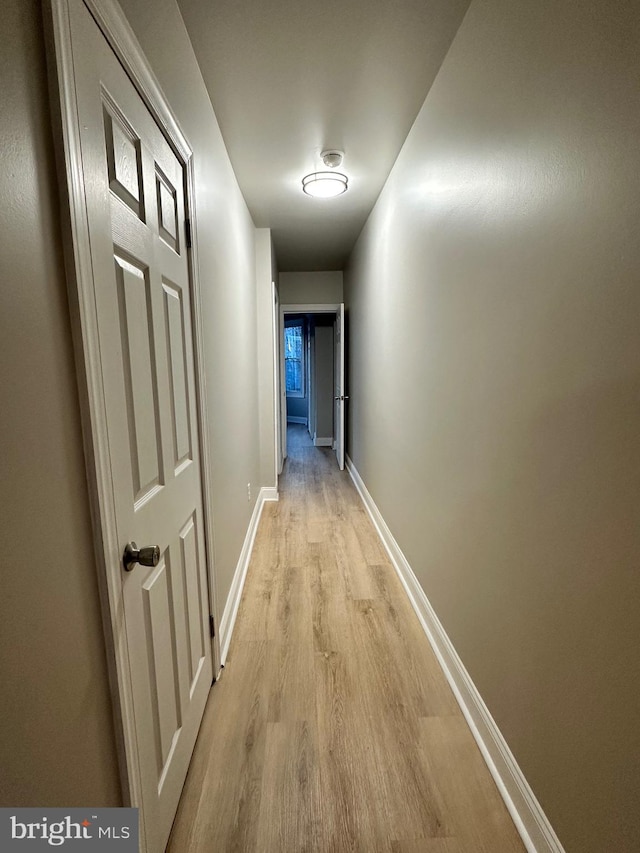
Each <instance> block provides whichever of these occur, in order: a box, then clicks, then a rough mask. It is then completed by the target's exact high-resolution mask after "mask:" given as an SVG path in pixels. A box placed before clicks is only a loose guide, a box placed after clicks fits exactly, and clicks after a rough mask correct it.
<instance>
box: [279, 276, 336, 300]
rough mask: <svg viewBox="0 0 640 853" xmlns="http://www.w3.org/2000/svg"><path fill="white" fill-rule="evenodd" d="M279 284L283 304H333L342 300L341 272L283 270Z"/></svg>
mask: <svg viewBox="0 0 640 853" xmlns="http://www.w3.org/2000/svg"><path fill="white" fill-rule="evenodd" d="M279 284H280V302H281V303H282V304H283V305H286V304H289V305H297V304H301V305H302V304H305V305H313V304H317V305H321V304H327V305H333V304H336V303H340V302H342V297H343V287H342V273H341V272H281V273H280V279H279Z"/></svg>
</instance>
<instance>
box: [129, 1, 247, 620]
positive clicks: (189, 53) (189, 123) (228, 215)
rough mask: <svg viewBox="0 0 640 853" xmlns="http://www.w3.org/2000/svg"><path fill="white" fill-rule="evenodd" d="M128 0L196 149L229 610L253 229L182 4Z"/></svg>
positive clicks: (241, 511) (239, 532) (243, 468)
mask: <svg viewBox="0 0 640 853" xmlns="http://www.w3.org/2000/svg"><path fill="white" fill-rule="evenodd" d="M121 6H122V8H123V10H124V12H125V14H126V16H127V18H128V20H129V22H130V24H131V26H132V28H133V30H134V32H135V34H136V36H137V38H138V40H139V41H140V44H141V45H142V49H143V50H144V52H145V54H146V56H147V58H148V60H149V62H150V64H151V67H152V68H153V71H154V72H155V74H156V76H157V77H158V80H159V82H160V85H161V87H162V89H163V90H164V92H165V95H166V96H167V98H168V100H169V103H170V104H171V106H172V108H173V110H174V112H175V114H176V117H177V119H178V122H179V124H180V126H181V127H182V130H183V132H184V133H185V135H186V137H187V139H188V141H189V144H190V145H191V147H192V149H193V151H194V164H195V185H196V215H197V239H198V252H199V264H200V283H201V287H202V295H203V321H204V339H205V370H206V383H207V402H208V407H209V424H210V432H209V436H208V440H209V446H210V449H211V453H212V457H211V464H212V468H213V471H212V477H213V517H214V527H215V530H214V533H215V566H216V576H217V588H218V607H219V609H220V611H222V608H223V607H224V604H225V602H226V600H227V597H228V593H229V590H230V587H231V582H232V579H233V574H234V572H235V569H236V565H237V562H238V558H239V556H240V551H241V548H242V543H243V541H244V537H245V534H246V532H247V527H248V525H249V520H250V517H251V513H252V510H253V506H254V504H255V500H256V496H257V494H258V492H259V486H260V485H261V466H260V415H259V401H258V400H259V397H258V369H257V364H258V349H257V348H258V341H257V334H256V329H257V322H258V315H257V292H256V254H255V252H256V247H255V239H256V238H255V228H254V226H253V223H252V220H251V217H250V215H249V211H248V209H247V206H246V204H245V201H244V199H243V197H242V195H241V193H240V189H239V187H238V184H237V181H236V177H235V175H234V173H233V169H232V167H231V163H230V161H229V157H228V155H227V152H226V149H225V146H224V142H223V140H222V135H221V133H220V129H219V127H218V123H217V120H216V117H215V115H214V112H213V108H212V106H211V101H210V100H209V96H208V94H207V91H206V89H205V85H204V82H203V80H202V75H201V73H200V69H199V67H198V64H197V61H196V58H195V55H194V53H193V48H192V47H191V42H190V41H189V37H188V35H187V32H186V29H185V27H184V23H183V21H182V17H181V15H180V11H179V9H178V6H177V4H176V2H175V0H156V2H154V4H153V14H151V12H150V7H149V2H148V0H121ZM247 483H251V484H252V490H251V491H252V496H251V500H250V501H248V500H247ZM220 615H221V613H218V617H220Z"/></svg>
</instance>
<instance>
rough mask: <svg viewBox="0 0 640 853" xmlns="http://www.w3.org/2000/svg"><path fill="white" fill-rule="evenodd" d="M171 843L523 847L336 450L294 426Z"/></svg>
mask: <svg viewBox="0 0 640 853" xmlns="http://www.w3.org/2000/svg"><path fill="white" fill-rule="evenodd" d="M168 849H169V850H170V851H171V853H186V852H187V851H188V853H197V851H202V853H205V851H206V853H232V851H237V853H302V851H306V853H316V851H317V853H343V851H345V853H346V851H361V853H377V852H378V851H380V853H512V851H513V853H516V851H517V853H522V851H524V846H523V845H522V842H521V841H520V839H519V836H518V834H517V833H516V830H515V828H514V825H513V823H512V821H511V819H510V817H509V815H508V813H507V810H506V808H505V806H504V804H503V802H502V800H501V798H500V796H499V794H498V792H497V789H496V787H495V784H494V782H493V780H492V778H491V776H490V775H489V772H488V770H487V768H486V766H485V764H484V762H483V760H482V758H481V755H480V752H479V750H478V748H477V746H476V744H475V742H474V740H473V738H472V736H471V733H470V732H469V729H468V727H467V725H466V723H465V721H464V718H463V717H462V715H461V713H460V710H459V708H458V706H457V704H456V702H455V699H454V698H453V695H452V693H451V691H450V689H449V687H448V685H447V683H446V681H445V679H444V676H443V675H442V672H441V671H440V669H439V666H438V664H437V662H436V659H435V657H434V655H433V652H432V651H431V648H430V646H429V643H428V641H427V638H426V636H425V635H424V632H423V630H422V628H421V627H420V624H419V622H418V620H417V618H416V616H415V614H414V612H413V610H412V608H411V606H410V604H409V602H408V600H407V597H406V594H405V592H404V590H403V588H402V586H401V584H400V582H399V580H398V579H397V577H396V575H395V572H394V570H393V568H392V567H391V564H390V563H389V560H388V558H387V556H386V552H385V550H384V548H383V546H382V544H381V542H380V540H379V538H378V536H377V534H376V532H375V530H374V528H373V526H372V524H371V522H370V520H369V517H368V515H367V514H366V512H365V510H364V507H363V505H362V503H361V501H360V498H359V496H358V494H357V492H356V491H355V488H354V487H353V485H352V483H351V480H350V478H349V476H348V474H347V473H346V472H340V471H339V470H338V467H337V464H336V461H335V456H334V454H333V453H332V452H331V451H330V450H328V449H324V448H316V447H313V445H312V443H311V441H310V440H309V436H308V433H307V432H306V429H305V427H303V426H293V427H290V429H289V457H288V459H287V462H286V464H285V470H284V473H283V476H282V478H281V481H280V501H279V503H268V504H266V506H265V508H264V511H263V514H262V520H261V523H260V528H259V531H258V535H257V537H256V542H255V548H254V552H253V557H252V560H251V565H250V568H249V572H248V575H247V581H246V586H245V590H244V595H243V598H242V603H241V606H240V610H239V613H238V619H237V622H236V627H235V631H234V635H233V639H232V642H231V648H230V653H229V657H228V660H227V665H226V667H225V670H224V674H223V675H222V678H221V679H220V681H219V683H218V684H217V685H216V686H215V687H214V689H213V691H212V693H211V696H210V698H209V703H208V706H207V710H206V713H205V718H204V721H203V725H202V729H201V732H200V735H199V738H198V743H197V745H196V750H195V753H194V758H193V762H192V765H191V769H190V771H189V776H188V779H187V783H186V785H185V789H184V793H183V797H182V801H181V804H180V808H179V810H178V816H177V818H176V822H175V824H174V829H173V833H172V836H171V840H170V844H169V848H168Z"/></svg>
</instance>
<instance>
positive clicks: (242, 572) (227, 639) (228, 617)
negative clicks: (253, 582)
mask: <svg viewBox="0 0 640 853" xmlns="http://www.w3.org/2000/svg"><path fill="white" fill-rule="evenodd" d="M278 499H279V495H278V490H277V489H276V488H273V487H268V486H263V487H262V488H261V489H260V493H259V494H258V498H257V500H256V502H255V506H254V507H253V512H252V514H251V520H250V521H249V526H248V527H247V533H246V535H245V537H244V542H243V544H242V550H241V551H240V556H239V558H238V564H237V565H236V570H235V572H234V573H233V580H232V581H231V589H230V590H229V597H228V598H227V602H226V604H225V606H224V610H223V612H222V618H221V619H220V631H219V634H220V662H221V665H222V666H224V664H225V661H226V659H227V653H228V652H229V644H230V643H231V635H232V634H233V628H234V625H235V624H236V617H237V616H238V608H239V607H240V600H241V599H242V590H243V589H244V582H245V580H246V579H247V571H248V569H249V563H250V562H251V554H252V553H253V544H254V542H255V539H256V533H257V532H258V525H259V524H260V518H261V516H262V509H263V507H264V505H265V503H266V502H267V501H277V500H278Z"/></svg>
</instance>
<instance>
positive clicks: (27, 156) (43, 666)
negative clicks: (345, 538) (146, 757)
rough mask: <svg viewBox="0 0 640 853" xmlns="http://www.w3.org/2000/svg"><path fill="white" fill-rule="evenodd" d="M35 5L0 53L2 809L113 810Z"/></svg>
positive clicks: (12, 22)
mask: <svg viewBox="0 0 640 853" xmlns="http://www.w3.org/2000/svg"><path fill="white" fill-rule="evenodd" d="M42 29H43V28H42V17H41V4H40V2H38V0H6V2H4V3H3V6H2V32H3V39H2V41H3V45H2V50H1V51H0V79H1V80H2V98H0V116H1V119H0V126H1V127H2V167H1V168H0V198H2V204H1V205H0V234H1V235H2V237H1V238H0V239H1V244H2V248H1V251H0V265H1V267H2V271H1V277H0V278H1V281H2V287H1V288H0V300H1V307H0V353H1V360H2V382H1V383H0V458H1V460H2V463H1V464H2V476H0V507H1V509H2V524H0V530H1V531H2V533H1V541H0V554H1V555H2V556H1V559H2V568H1V577H2V591H1V594H0V611H1V612H0V637H1V639H0V685H1V688H0V719H1V720H2V724H1V726H0V805H2V806H36V805H42V806H82V805H92V806H118V805H120V804H121V802H122V800H121V795H120V786H119V781H118V775H117V767H116V758H115V743H114V734H113V725H112V720H111V703H110V698H109V689H108V683H107V671H106V658H105V653H104V641H103V634H102V624H101V619H100V610H99V602H98V592H97V581H96V572H95V567H94V559H93V545H92V538H91V522H90V518H89V510H88V495H87V486H86V478H85V468H84V457H83V452H82V437H81V432H80V416H79V408H78V397H77V391H76V380H75V371H74V363H73V352H72V347H71V329H70V324H69V313H68V306H67V295H66V285H65V278H64V270H63V261H62V254H61V249H60V240H61V237H60V223H59V212H58V195H57V183H56V174H55V166H54V156H53V144H52V136H51V130H50V115H49V110H48V92H47V77H46V70H45V54H44V42H43V33H42Z"/></svg>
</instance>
